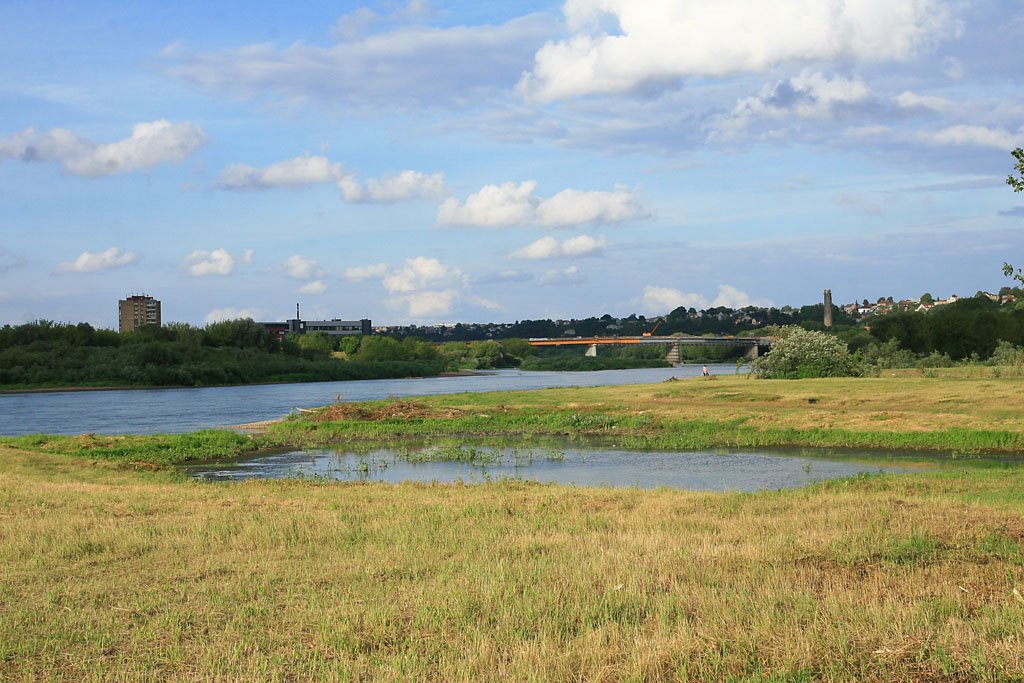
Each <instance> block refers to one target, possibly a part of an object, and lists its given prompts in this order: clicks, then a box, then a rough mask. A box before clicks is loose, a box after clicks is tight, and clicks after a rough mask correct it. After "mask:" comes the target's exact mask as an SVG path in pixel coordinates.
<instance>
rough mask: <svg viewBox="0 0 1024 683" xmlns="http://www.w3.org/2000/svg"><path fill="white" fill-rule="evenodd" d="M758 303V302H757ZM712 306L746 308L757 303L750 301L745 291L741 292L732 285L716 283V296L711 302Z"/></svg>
mask: <svg viewBox="0 0 1024 683" xmlns="http://www.w3.org/2000/svg"><path fill="white" fill-rule="evenodd" d="M758 303H760V302H758ZM711 305H712V306H725V307H727V308H746V307H747V306H753V305H757V304H755V303H754V302H753V301H751V299H750V296H748V295H747V293H746V292H741V291H740V290H738V289H736V288H735V287H733V286H732V285H718V296H716V297H715V300H714V301H712V302H711Z"/></svg>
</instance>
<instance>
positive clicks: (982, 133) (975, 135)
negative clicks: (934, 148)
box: [920, 124, 1024, 149]
mask: <svg viewBox="0 0 1024 683" xmlns="http://www.w3.org/2000/svg"><path fill="white" fill-rule="evenodd" d="M920 137H921V139H922V140H924V141H925V142H931V143H934V144H937V145H956V146H974V147H993V148H995V149H1013V148H1014V147H1018V146H1020V145H1024V127H1021V128H1020V129H1018V130H1017V132H1016V133H1011V132H1009V131H1007V130H1005V129H1002V128H988V127H986V126H972V125H966V124H961V125H957V126H950V127H948V128H943V129H942V130H940V131H938V132H935V133H922V134H921V136H920Z"/></svg>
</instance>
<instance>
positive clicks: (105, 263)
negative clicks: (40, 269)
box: [57, 247, 139, 273]
mask: <svg viewBox="0 0 1024 683" xmlns="http://www.w3.org/2000/svg"><path fill="white" fill-rule="evenodd" d="M138 260H139V257H138V254H136V253H135V252H132V251H126V252H122V251H121V248H120V247H110V248H109V249H107V250H106V251H101V252H99V253H95V254H94V253H91V252H88V251H83V252H82V253H81V254H80V255H79V257H78V258H76V259H75V260H74V261H65V262H64V263H61V264H59V265H58V266H57V272H58V273H95V272H97V271H100V270H112V269H114V268H123V267H124V266H130V265H131V264H133V263H135V262H136V261H138Z"/></svg>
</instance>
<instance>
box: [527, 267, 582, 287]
mask: <svg viewBox="0 0 1024 683" xmlns="http://www.w3.org/2000/svg"><path fill="white" fill-rule="evenodd" d="M584 279H585V278H584V277H583V274H582V273H581V272H580V269H579V268H578V267H576V266H569V267H567V268H562V269H561V270H559V269H554V270H549V271H547V272H546V273H544V274H543V275H541V276H540V277H539V278H537V284H539V285H541V286H543V287H562V286H568V285H576V284H579V283H581V282H583V281H584Z"/></svg>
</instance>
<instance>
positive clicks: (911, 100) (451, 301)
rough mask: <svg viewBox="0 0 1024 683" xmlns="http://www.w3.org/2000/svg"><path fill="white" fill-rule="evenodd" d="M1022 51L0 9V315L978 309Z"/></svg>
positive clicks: (574, 24) (847, 23) (744, 14)
mask: <svg viewBox="0 0 1024 683" xmlns="http://www.w3.org/2000/svg"><path fill="white" fill-rule="evenodd" d="M1022 35H1024V3H1021V2H1019V0H779V2H771V3H767V2H763V0H716V2H706V0H674V1H670V0H567V1H566V2H564V3H558V2H541V1H538V0H520V1H519V2H514V3H512V2H496V1H494V0H474V1H473V2H454V1H453V2H444V1H442V0H409V1H405V0H402V1H399V0H381V1H379V2H368V3H365V4H364V3H358V2H316V1H309V2H302V3H292V2H258V3H253V2H251V0H250V1H246V2H241V1H236V0H222V1H218V2H208V1H207V2H192V1H190V0H175V1H173V2H171V1H170V0H162V1H160V2H156V1H145V0H141V1H140V2H135V3H124V2H121V1H120V0H118V1H117V2H114V1H108V0H91V1H90V2H88V3H80V2H68V1H65V2H50V1H48V0H5V1H4V2H3V3H0V324H12V325H16V324H22V323H25V322H30V321H33V320H38V319H46V320H55V321H61V322H89V323H91V324H93V325H94V326H97V327H107V328H116V325H117V300H118V299H120V298H123V297H125V296H127V295H130V294H138V293H145V294H149V295H152V296H155V297H156V298H158V299H160V300H161V302H162V312H163V319H164V321H165V322H168V321H178V322H188V323H191V324H195V325H204V324H207V323H209V322H212V321H216V320H223V319H230V318H237V317H252V318H255V319H257V320H284V319H287V318H290V317H292V316H293V315H294V311H295V305H296V303H299V304H301V306H302V317H303V318H305V319H318V318H341V319H358V318H370V319H372V320H373V322H374V324H382V325H396V324H418V325H424V324H435V323H453V322H458V321H461V322H487V321H492V322H512V321H516V320H522V319H529V318H555V319H557V318H573V317H576V318H579V317H589V316H600V315H603V314H605V313H609V314H611V315H613V316H626V315H629V314H630V313H638V314H643V315H647V316H653V315H661V314H665V313H668V312H669V311H671V310H672V309H674V308H676V307H678V306H687V307H690V306H692V307H695V308H698V309H699V308H707V307H710V306H729V307H734V308H738V307H742V306H747V305H758V306H761V305H774V306H783V305H787V304H788V305H794V306H799V305H804V304H809V303H816V302H819V301H820V300H821V296H822V291H823V290H824V289H831V290H832V292H833V299H834V300H835V301H836V303H845V302H851V301H859V300H862V299H865V298H866V299H870V300H872V301H873V300H875V299H877V298H879V297H883V296H893V297H895V298H897V299H900V298H906V297H917V296H919V295H920V294H922V293H924V292H929V293H931V294H933V295H934V296H936V297H945V296H948V295H950V294H959V295H961V296H964V295H972V294H974V293H975V292H976V291H978V290H984V289H987V290H989V291H995V290H998V289H999V287H1000V286H1003V285H1006V284H1010V283H1009V282H1008V281H1007V280H1006V279H1005V278H1004V277H1003V276H1002V273H1001V266H1002V264H1003V262H1004V261H1010V262H1014V263H1016V262H1017V261H1021V260H1024V258H1022V256H1024V195H1015V194H1014V193H1013V192H1012V191H1011V190H1010V188H1009V187H1008V186H1007V185H1006V184H1005V180H1006V176H1007V174H1008V173H1009V172H1010V170H1011V169H1012V167H1013V159H1012V157H1011V156H1010V151H1011V150H1012V149H1013V148H1015V147H1018V146H1024V69H1021V67H1020V64H1019V61H1018V60H1019V49H1018V47H1019V45H1020V36H1022ZM1018 265H1019V264H1018Z"/></svg>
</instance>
